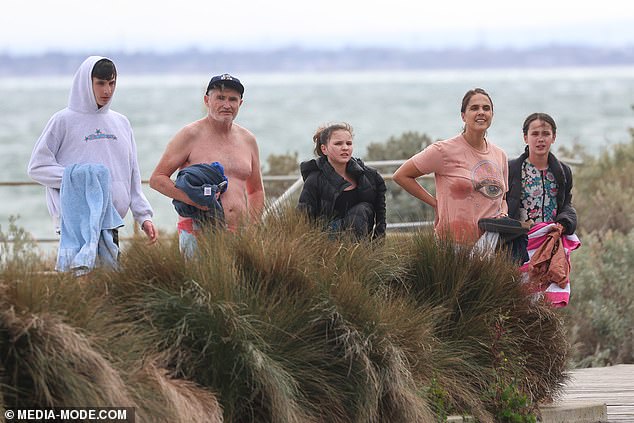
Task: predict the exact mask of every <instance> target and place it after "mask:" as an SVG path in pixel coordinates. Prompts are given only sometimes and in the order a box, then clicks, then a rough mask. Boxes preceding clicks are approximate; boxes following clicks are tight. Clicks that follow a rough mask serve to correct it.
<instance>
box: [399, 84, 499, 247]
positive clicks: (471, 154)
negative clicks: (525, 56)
mask: <svg viewBox="0 0 634 423" xmlns="http://www.w3.org/2000/svg"><path fill="white" fill-rule="evenodd" d="M460 113H461V116H462V121H463V122H464V129H463V131H462V133H460V134H458V135H456V136H455V137H453V138H450V139H447V140H444V141H439V142H436V143H434V144H432V145H430V146H428V147H427V148H425V149H424V150H423V151H421V152H420V153H418V154H416V155H414V156H413V157H411V158H410V159H409V160H407V161H406V162H405V163H404V164H403V165H402V166H401V167H400V168H398V169H397V171H396V172H395V173H394V181H395V182H396V183H397V184H399V185H400V186H402V187H403V188H404V189H405V190H406V191H407V192H409V193H410V194H411V195H413V196H414V197H416V198H418V199H419V200H421V201H423V202H425V203H427V204H429V205H430V206H432V207H433V208H434V211H435V215H436V217H435V221H434V229H435V231H436V234H437V235H439V236H443V237H447V236H448V237H450V238H452V239H453V240H455V241H457V242H460V243H464V244H473V243H474V242H475V241H477V239H478V238H479V237H480V235H481V234H482V232H481V231H480V229H479V228H478V220H479V219H481V218H493V217H499V216H502V215H506V213H507V206H506V201H505V200H504V194H505V193H506V191H507V190H508V189H507V181H508V162H507V156H506V153H504V151H503V150H502V149H500V148H499V147H497V146H495V145H493V144H492V143H491V142H490V141H489V140H488V139H487V137H486V133H487V129H489V127H490V126H491V122H492V120H493V102H492V101H491V97H490V96H489V94H488V93H487V92H486V91H485V90H483V89H482V88H475V89H472V90H469V91H467V93H466V94H465V95H464V97H463V99H462V105H461V108H460ZM430 173H433V174H434V180H435V185H436V195H435V196H434V195H432V194H431V193H429V192H428V191H427V190H426V189H425V188H423V187H422V186H421V185H420V184H419V183H418V182H417V181H416V178H418V177H420V176H422V175H426V174H430Z"/></svg>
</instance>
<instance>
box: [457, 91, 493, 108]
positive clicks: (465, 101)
mask: <svg viewBox="0 0 634 423" xmlns="http://www.w3.org/2000/svg"><path fill="white" fill-rule="evenodd" d="M476 94H482V95H485V96H487V98H488V99H489V102H491V110H493V100H491V96H490V95H489V93H487V92H486V91H484V90H483V89H482V88H474V89H472V90H469V91H467V92H466V93H465V95H464V97H462V105H461V106H460V113H464V112H466V111H467V105H468V104H469V100H471V97H473V96H474V95H476Z"/></svg>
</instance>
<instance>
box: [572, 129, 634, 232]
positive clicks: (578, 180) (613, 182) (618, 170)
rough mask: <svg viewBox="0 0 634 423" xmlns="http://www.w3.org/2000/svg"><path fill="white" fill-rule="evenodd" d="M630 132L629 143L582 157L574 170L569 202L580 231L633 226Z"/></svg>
mask: <svg viewBox="0 0 634 423" xmlns="http://www.w3.org/2000/svg"><path fill="white" fill-rule="evenodd" d="M633 168H634V134H633V135H632V141H631V142H630V143H629V144H619V145H615V146H612V147H611V148H610V149H608V150H606V151H605V152H603V153H602V154H601V155H599V156H598V157H592V156H587V155H586V156H584V163H583V165H582V166H579V167H577V168H576V169H575V173H574V184H575V186H574V195H573V205H574V206H575V207H576V209H577V214H578V218H579V229H580V230H582V231H583V232H594V231H598V232H604V231H609V230H612V231H618V232H620V233H623V234H627V233H629V232H630V231H631V230H632V229H634V213H633V212H632V210H634V172H632V169H633Z"/></svg>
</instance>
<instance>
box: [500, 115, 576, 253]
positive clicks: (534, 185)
mask: <svg viewBox="0 0 634 423" xmlns="http://www.w3.org/2000/svg"><path fill="white" fill-rule="evenodd" d="M522 131H523V133H524V142H525V143H526V149H525V150H524V153H522V154H521V155H520V156H519V157H518V158H516V159H513V160H510V161H509V181H508V182H509V191H508V193H507V195H506V201H507V204H508V213H509V216H510V217H512V218H514V219H518V220H520V221H522V222H532V223H539V222H557V223H560V224H561V225H562V226H563V228H564V234H566V235H570V234H572V233H574V232H575V230H576V228H577V212H576V211H575V209H574V207H573V206H572V204H571V201H572V172H571V170H570V167H569V166H568V165H566V164H565V163H562V162H560V161H559V160H557V158H556V157H555V155H554V154H552V153H551V152H550V147H551V146H552V145H553V144H554V143H555V139H556V137H557V125H556V124H555V120H554V119H553V118H552V117H551V116H550V115H548V114H546V113H533V114H531V115H530V116H528V117H527V118H526V120H525V121H524V125H523V127H522ZM516 248H518V247H517V246H514V250H515V249H516ZM519 248H520V249H521V247H519ZM524 251H525V248H524ZM514 255H515V251H514ZM522 256H524V254H523V252H522Z"/></svg>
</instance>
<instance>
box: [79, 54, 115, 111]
mask: <svg viewBox="0 0 634 423" xmlns="http://www.w3.org/2000/svg"><path fill="white" fill-rule="evenodd" d="M101 59H108V58H107V57H103V56H90V57H88V58H87V59H86V60H84V62H83V63H82V64H81V65H80V66H79V68H78V69H77V72H75V76H74V77H73V85H72V87H71V89H70V95H69V96H68V108H69V109H71V110H72V111H74V112H79V113H107V112H108V110H109V109H110V103H112V98H110V101H109V102H108V103H106V104H105V105H104V106H103V107H101V108H100V107H99V106H98V105H97V100H95V93H94V91H93V89H92V76H91V75H92V69H93V68H94V67H95V63H97V62H98V61H100V60H101ZM108 60H111V59H108Z"/></svg>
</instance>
